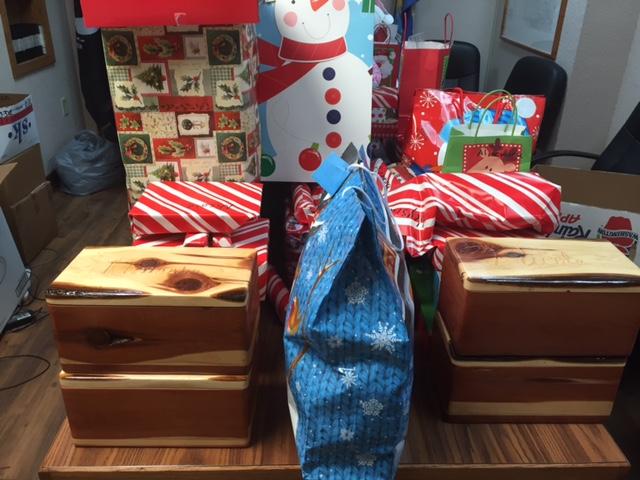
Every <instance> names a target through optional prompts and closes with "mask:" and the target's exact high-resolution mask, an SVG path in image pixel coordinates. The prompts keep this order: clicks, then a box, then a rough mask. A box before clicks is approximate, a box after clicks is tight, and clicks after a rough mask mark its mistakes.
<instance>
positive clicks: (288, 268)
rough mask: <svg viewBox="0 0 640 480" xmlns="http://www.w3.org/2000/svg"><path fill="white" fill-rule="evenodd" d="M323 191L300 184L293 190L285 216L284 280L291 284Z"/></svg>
mask: <svg viewBox="0 0 640 480" xmlns="http://www.w3.org/2000/svg"><path fill="white" fill-rule="evenodd" d="M324 194H325V191H324V190H323V189H322V187H320V186H319V185H309V184H306V183H302V184H300V185H296V186H295V187H294V189H293V195H292V198H291V200H290V207H289V208H288V211H287V214H286V216H285V226H284V229H285V252H284V257H285V258H284V260H285V261H284V280H285V282H286V284H287V285H291V283H292V282H293V276H294V273H295V270H296V267H297V265H298V259H299V258H300V254H301V253H302V249H303V248H304V244H305V242H306V240H307V236H308V234H309V231H310V230H311V225H312V224H313V222H314V221H315V218H316V216H317V215H318V211H319V208H320V203H321V201H322V197H323V196H324Z"/></svg>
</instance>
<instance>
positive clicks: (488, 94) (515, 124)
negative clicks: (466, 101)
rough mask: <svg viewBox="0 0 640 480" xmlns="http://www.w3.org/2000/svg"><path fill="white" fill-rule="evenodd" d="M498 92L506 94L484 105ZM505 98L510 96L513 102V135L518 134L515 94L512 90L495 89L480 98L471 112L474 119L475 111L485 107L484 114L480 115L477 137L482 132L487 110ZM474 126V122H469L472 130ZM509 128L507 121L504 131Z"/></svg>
mask: <svg viewBox="0 0 640 480" xmlns="http://www.w3.org/2000/svg"><path fill="white" fill-rule="evenodd" d="M498 93H503V94H504V95H502V96H500V97H497V98H494V99H493V100H491V101H490V102H489V103H488V104H487V105H485V106H484V107H483V106H482V104H483V102H484V101H485V100H486V99H487V98H489V97H490V96H491V95H496V94H498ZM505 98H508V99H509V101H510V103H511V107H512V110H513V128H512V130H511V136H512V137H513V136H515V134H516V127H517V126H518V118H519V117H518V106H517V105H516V99H515V98H514V97H513V95H512V94H511V93H510V92H507V91H506V90H493V91H491V92H489V93H487V94H486V95H485V96H484V97H482V99H480V101H479V102H478V106H477V108H476V109H475V110H474V111H473V112H472V114H471V118H472V119H473V116H474V115H475V112H479V111H480V110H481V109H482V108H484V111H483V112H482V115H481V116H480V120H479V122H478V127H477V128H476V135H475V136H476V137H477V136H478V134H479V133H480V127H481V126H482V122H483V121H484V118H485V116H486V115H487V112H488V111H489V109H490V108H491V107H492V106H494V105H495V104H496V103H498V102H501V101H503V100H504V99H505ZM472 126H473V122H469V130H471V128H472ZM508 129H509V124H508V123H507V124H506V125H505V126H504V131H505V132H506V131H507V130H508Z"/></svg>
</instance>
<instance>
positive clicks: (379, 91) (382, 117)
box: [371, 87, 398, 138]
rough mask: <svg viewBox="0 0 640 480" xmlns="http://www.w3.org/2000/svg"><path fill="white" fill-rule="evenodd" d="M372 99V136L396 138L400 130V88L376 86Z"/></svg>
mask: <svg viewBox="0 0 640 480" xmlns="http://www.w3.org/2000/svg"><path fill="white" fill-rule="evenodd" d="M372 100H373V103H372V108H371V136H372V137H373V138H394V137H395V136H396V133H397V132H398V89H397V88H393V87H379V88H374V89H373V97H372Z"/></svg>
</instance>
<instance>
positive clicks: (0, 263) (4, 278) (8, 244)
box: [0, 210, 30, 333]
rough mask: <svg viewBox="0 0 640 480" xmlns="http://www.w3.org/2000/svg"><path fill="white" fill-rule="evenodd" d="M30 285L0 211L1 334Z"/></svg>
mask: <svg viewBox="0 0 640 480" xmlns="http://www.w3.org/2000/svg"><path fill="white" fill-rule="evenodd" d="M29 283H30V282H29V274H28V273H27V270H26V269H25V267H24V264H23V263H22V259H21V258H20V254H19V253H18V249H17V248H16V244H15V243H14V241H13V237H12V236H11V230H9V225H7V220H6V219H5V218H4V214H3V213H2V210H0V333H1V332H2V331H3V330H4V327H5V326H6V325H7V322H8V321H9V319H10V318H11V316H12V315H13V312H14V311H15V309H16V307H17V306H18V305H19V304H20V301H21V300H22V298H23V297H24V294H25V293H26V292H27V289H28V288H29Z"/></svg>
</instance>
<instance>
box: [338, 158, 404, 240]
mask: <svg viewBox="0 0 640 480" xmlns="http://www.w3.org/2000/svg"><path fill="white" fill-rule="evenodd" d="M349 170H362V171H363V172H366V173H367V174H368V175H369V177H371V180H372V181H373V188H375V189H376V191H377V188H378V187H377V186H376V180H378V179H379V180H380V182H381V183H382V185H384V194H383V195H381V196H382V199H381V201H380V204H381V206H382V213H383V215H384V218H383V219H379V218H378V217H379V213H378V209H377V208H376V207H375V205H374V202H373V200H372V199H371V196H370V195H369V194H368V193H367V192H366V191H365V190H364V189H363V188H362V187H357V186H354V185H350V186H348V187H346V188H345V189H344V190H343V191H342V193H341V195H344V194H345V193H346V192H347V191H349V190H354V191H355V192H358V193H360V194H361V199H362V200H364V201H365V202H366V203H367V205H368V206H369V208H370V209H371V211H372V212H373V218H374V221H380V220H382V221H381V222H380V223H382V225H383V226H384V229H383V230H384V232H385V237H386V238H387V240H389V243H390V244H391V245H392V246H393V248H394V249H395V250H396V251H398V252H402V251H403V250H404V239H403V238H402V234H401V233H400V230H399V229H398V225H397V224H396V223H395V222H393V220H392V219H393V214H392V213H391V210H390V208H389V204H388V203H387V202H386V197H387V186H386V184H385V182H384V180H383V179H382V177H380V175H378V174H377V173H375V172H372V171H371V170H369V169H368V168H367V167H366V166H364V165H362V164H360V163H354V164H352V165H349ZM391 228H393V230H394V232H393V233H394V234H395V238H396V239H397V240H398V244H396V242H395V241H394V238H393V237H392V236H391Z"/></svg>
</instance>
